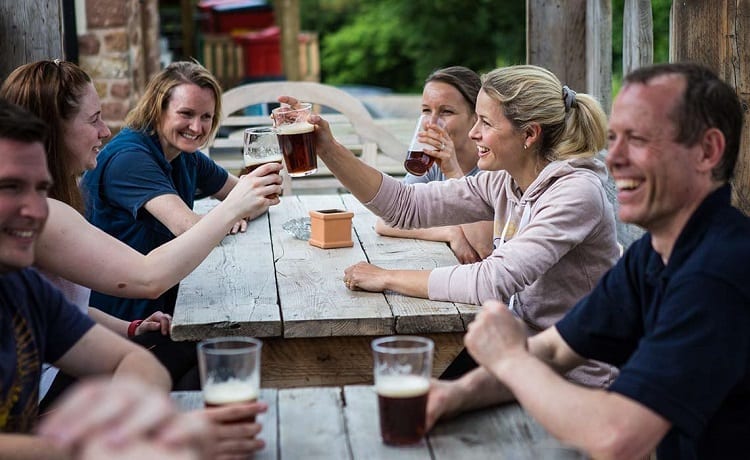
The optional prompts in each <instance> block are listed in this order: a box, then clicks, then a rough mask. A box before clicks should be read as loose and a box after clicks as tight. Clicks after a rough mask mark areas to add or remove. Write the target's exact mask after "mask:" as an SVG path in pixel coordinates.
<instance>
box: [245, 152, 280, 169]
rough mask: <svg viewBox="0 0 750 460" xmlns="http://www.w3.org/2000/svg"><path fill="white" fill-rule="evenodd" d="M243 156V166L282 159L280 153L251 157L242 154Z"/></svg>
mask: <svg viewBox="0 0 750 460" xmlns="http://www.w3.org/2000/svg"><path fill="white" fill-rule="evenodd" d="M243 158H244V160H245V166H253V165H259V164H263V163H270V162H272V161H277V162H279V163H281V160H282V159H283V158H282V156H281V154H280V153H279V154H274V155H268V156H265V157H251V156H250V155H243Z"/></svg>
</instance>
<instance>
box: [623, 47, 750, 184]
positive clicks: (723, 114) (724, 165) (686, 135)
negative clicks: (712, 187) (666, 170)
mask: <svg viewBox="0 0 750 460" xmlns="http://www.w3.org/2000/svg"><path fill="white" fill-rule="evenodd" d="M662 75H682V76H683V77H684V78H685V80H686V82H687V87H686V88H685V93H684V94H683V97H682V100H681V101H679V102H678V103H677V104H676V105H675V107H674V110H673V112H672V113H671V114H670V118H671V119H672V121H674V123H675V125H676V126H677V138H676V139H675V141H676V142H679V143H680V144H683V145H686V146H692V145H695V143H696V142H698V141H699V140H700V139H701V137H702V136H703V133H705V131H706V130H707V129H709V128H717V129H718V130H719V131H721V132H722V133H723V134H724V138H725V140H726V147H725V149H724V156H723V157H722V160H721V162H720V163H719V164H718V165H716V167H715V168H714V170H713V171H712V174H713V178H714V179H715V180H717V181H720V182H725V181H729V180H730V179H731V178H732V176H733V175H734V167H735V164H736V163H737V156H738V155H739V151H740V138H741V136H742V117H743V112H744V109H743V107H742V104H741V102H740V99H739V97H737V92H736V91H735V90H734V88H732V87H731V86H729V85H728V84H727V83H726V82H724V81H722V80H721V79H720V78H719V77H717V76H716V74H715V73H713V72H712V71H711V70H709V69H708V68H706V67H704V66H702V65H700V64H694V63H688V62H679V63H669V64H656V65H652V66H646V67H642V68H639V69H636V70H634V71H632V72H631V73H629V74H628V75H627V76H626V77H625V80H624V84H628V83H641V84H647V83H648V82H649V81H651V80H653V79H654V78H656V77H660V76H662Z"/></svg>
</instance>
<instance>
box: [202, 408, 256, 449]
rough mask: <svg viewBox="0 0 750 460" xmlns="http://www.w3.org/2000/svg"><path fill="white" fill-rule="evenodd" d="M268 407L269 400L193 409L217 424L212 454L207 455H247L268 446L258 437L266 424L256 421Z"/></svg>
mask: <svg viewBox="0 0 750 460" xmlns="http://www.w3.org/2000/svg"><path fill="white" fill-rule="evenodd" d="M266 410H268V406H267V405H266V403H264V402H252V403H247V404H229V405H226V406H219V407H212V408H209V409H201V410H197V411H194V412H191V414H197V415H199V416H200V417H203V418H204V419H205V420H207V421H208V422H209V423H210V424H211V426H212V427H213V439H212V442H211V443H210V454H211V455H209V456H207V458H212V459H214V458H218V459H221V458H247V457H248V456H249V455H251V454H252V453H253V452H255V451H257V450H260V449H262V448H263V447H265V445H266V444H265V442H264V441H263V440H262V439H257V438H256V436H257V435H258V434H259V433H260V432H261V429H262V425H261V424H260V423H257V422H256V421H255V417H256V415H258V414H261V413H263V412H265V411H266Z"/></svg>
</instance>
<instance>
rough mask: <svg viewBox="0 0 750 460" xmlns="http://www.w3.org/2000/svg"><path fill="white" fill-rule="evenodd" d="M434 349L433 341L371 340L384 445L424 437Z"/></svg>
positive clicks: (413, 338)
mask: <svg viewBox="0 0 750 460" xmlns="http://www.w3.org/2000/svg"><path fill="white" fill-rule="evenodd" d="M434 348H435V344H434V343H433V341H432V340H430V339H427V338H424V337H416V336H405V335H402V336H390V337H381V338H378V339H375V340H373V341H372V351H373V358H374V365H373V371H374V372H373V373H374V377H375V392H376V393H377V395H378V411H379V413H380V435H381V437H382V438H383V442H384V443H386V444H389V445H396V446H399V445H407V444H415V443H418V442H419V441H420V440H421V439H422V438H423V437H424V435H425V417H426V411H427V392H428V391H429V389H430V376H431V375H432V353H433V349H434Z"/></svg>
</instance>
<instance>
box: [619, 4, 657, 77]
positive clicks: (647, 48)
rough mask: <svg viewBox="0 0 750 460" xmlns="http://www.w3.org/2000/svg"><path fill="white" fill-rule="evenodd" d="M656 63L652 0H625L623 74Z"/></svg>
mask: <svg viewBox="0 0 750 460" xmlns="http://www.w3.org/2000/svg"><path fill="white" fill-rule="evenodd" d="M653 62H654V20H653V12H652V10H651V0H625V7H624V11H623V19H622V73H623V75H627V74H628V73H630V71H631V70H634V69H637V68H638V67H642V66H644V65H649V64H652V63H653Z"/></svg>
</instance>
